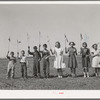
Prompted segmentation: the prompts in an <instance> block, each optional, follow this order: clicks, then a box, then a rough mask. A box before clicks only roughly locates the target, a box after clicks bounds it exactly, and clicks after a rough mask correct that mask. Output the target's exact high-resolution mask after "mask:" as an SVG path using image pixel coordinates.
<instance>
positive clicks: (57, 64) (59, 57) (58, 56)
mask: <svg viewBox="0 0 100 100" xmlns="http://www.w3.org/2000/svg"><path fill="white" fill-rule="evenodd" d="M51 52H52V50H51ZM52 54H54V55H55V60H54V68H56V69H57V73H58V78H62V76H63V72H62V68H63V50H62V49H61V45H60V42H59V41H57V42H56V43H55V48H54V51H53V52H52Z"/></svg>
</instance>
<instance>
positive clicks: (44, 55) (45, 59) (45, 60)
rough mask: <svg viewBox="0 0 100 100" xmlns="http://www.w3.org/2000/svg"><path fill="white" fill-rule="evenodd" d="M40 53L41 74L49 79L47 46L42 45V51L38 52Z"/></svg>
mask: <svg viewBox="0 0 100 100" xmlns="http://www.w3.org/2000/svg"><path fill="white" fill-rule="evenodd" d="M40 52H41V53H42V60H41V62H42V65H43V73H44V78H48V77H49V56H50V53H49V51H48V50H47V44H44V45H43V51H40Z"/></svg>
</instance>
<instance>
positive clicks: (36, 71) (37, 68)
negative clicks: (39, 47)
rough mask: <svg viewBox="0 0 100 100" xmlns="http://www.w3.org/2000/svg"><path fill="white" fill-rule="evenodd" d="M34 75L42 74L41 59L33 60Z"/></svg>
mask: <svg viewBox="0 0 100 100" xmlns="http://www.w3.org/2000/svg"><path fill="white" fill-rule="evenodd" d="M33 75H34V76H36V77H37V76H40V61H38V60H37V59H35V60H33Z"/></svg>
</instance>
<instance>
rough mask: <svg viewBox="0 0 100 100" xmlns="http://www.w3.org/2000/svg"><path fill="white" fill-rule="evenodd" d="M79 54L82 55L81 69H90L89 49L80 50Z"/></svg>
mask: <svg viewBox="0 0 100 100" xmlns="http://www.w3.org/2000/svg"><path fill="white" fill-rule="evenodd" d="M81 54H82V67H83V68H84V67H90V57H89V54H90V49H88V48H81Z"/></svg>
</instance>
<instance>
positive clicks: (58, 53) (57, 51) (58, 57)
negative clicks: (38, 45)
mask: <svg viewBox="0 0 100 100" xmlns="http://www.w3.org/2000/svg"><path fill="white" fill-rule="evenodd" d="M54 55H55V60H54V68H56V69H60V68H63V67H64V66H63V50H62V48H56V47H55V48H54Z"/></svg>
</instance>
